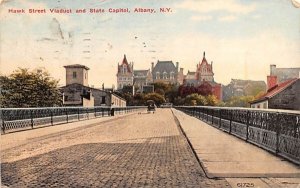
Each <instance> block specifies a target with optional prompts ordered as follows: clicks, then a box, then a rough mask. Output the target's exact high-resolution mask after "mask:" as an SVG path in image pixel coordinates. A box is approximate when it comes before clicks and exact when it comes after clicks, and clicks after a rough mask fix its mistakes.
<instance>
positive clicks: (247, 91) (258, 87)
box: [223, 79, 267, 101]
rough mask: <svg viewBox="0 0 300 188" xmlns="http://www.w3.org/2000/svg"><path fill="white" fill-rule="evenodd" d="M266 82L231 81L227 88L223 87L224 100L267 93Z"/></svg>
mask: <svg viewBox="0 0 300 188" xmlns="http://www.w3.org/2000/svg"><path fill="white" fill-rule="evenodd" d="M266 88H267V87H266V83H265V82H264V81H253V80H240V79H231V82H230V83H229V84H228V85H227V86H223V100H224V101H227V100H229V99H230V98H231V97H233V96H249V95H256V94H258V93H259V92H260V91H263V92H265V91H266Z"/></svg>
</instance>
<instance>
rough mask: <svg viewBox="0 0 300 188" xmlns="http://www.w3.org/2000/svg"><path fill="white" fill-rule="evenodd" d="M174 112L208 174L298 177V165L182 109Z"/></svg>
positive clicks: (299, 172) (299, 174)
mask: <svg viewBox="0 0 300 188" xmlns="http://www.w3.org/2000/svg"><path fill="white" fill-rule="evenodd" d="M173 113H174V115H175V116H176V117H177V119H178V120H179V122H180V124H181V127H182V128H183V130H184V132H185V134H186V135H187V137H188V139H189V140H190V142H191V144H192V146H193V148H194V150H195V152H196V153H197V156H198V158H199V159H200V161H201V163H202V165H203V167H204V170H205V171H206V173H207V175H208V176H209V177H260V178H261V177H273V178H274V177H280V178H300V168H299V167H298V166H296V165H294V164H292V163H290V162H287V161H284V160H283V159H282V158H280V157H276V156H274V155H273V154H271V153H269V152H267V151H265V150H263V149H261V148H259V147H257V146H254V145H252V144H250V143H246V142H245V141H243V140H241V139H239V138H236V137H234V136H232V135H229V134H227V133H224V132H222V131H221V130H218V129H216V128H214V127H212V126H210V125H208V124H206V123H204V122H202V121H201V120H199V119H196V118H194V117H191V116H188V115H186V114H184V113H183V112H180V111H177V110H173ZM299 183H300V182H299Z"/></svg>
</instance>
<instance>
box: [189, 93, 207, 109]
mask: <svg viewBox="0 0 300 188" xmlns="http://www.w3.org/2000/svg"><path fill="white" fill-rule="evenodd" d="M184 105H188V106H193V105H198V106H203V105H207V100H206V98H205V97H204V96H202V95H199V94H197V93H193V94H190V95H188V96H186V97H185V99H184Z"/></svg>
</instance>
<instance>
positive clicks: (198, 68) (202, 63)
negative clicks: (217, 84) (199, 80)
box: [197, 52, 213, 72]
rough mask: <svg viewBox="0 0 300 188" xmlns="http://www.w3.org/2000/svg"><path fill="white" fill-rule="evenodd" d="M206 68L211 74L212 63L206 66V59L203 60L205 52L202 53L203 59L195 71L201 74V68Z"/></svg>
mask: <svg viewBox="0 0 300 188" xmlns="http://www.w3.org/2000/svg"><path fill="white" fill-rule="evenodd" d="M203 66H206V67H207V68H208V71H209V72H212V71H213V70H212V63H211V64H208V62H207V60H206V58H205V52H203V58H202V61H201V63H200V62H199V64H198V65H197V71H199V72H201V67H203Z"/></svg>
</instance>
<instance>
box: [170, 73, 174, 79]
mask: <svg viewBox="0 0 300 188" xmlns="http://www.w3.org/2000/svg"><path fill="white" fill-rule="evenodd" d="M170 79H171V80H174V72H171V73H170Z"/></svg>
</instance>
